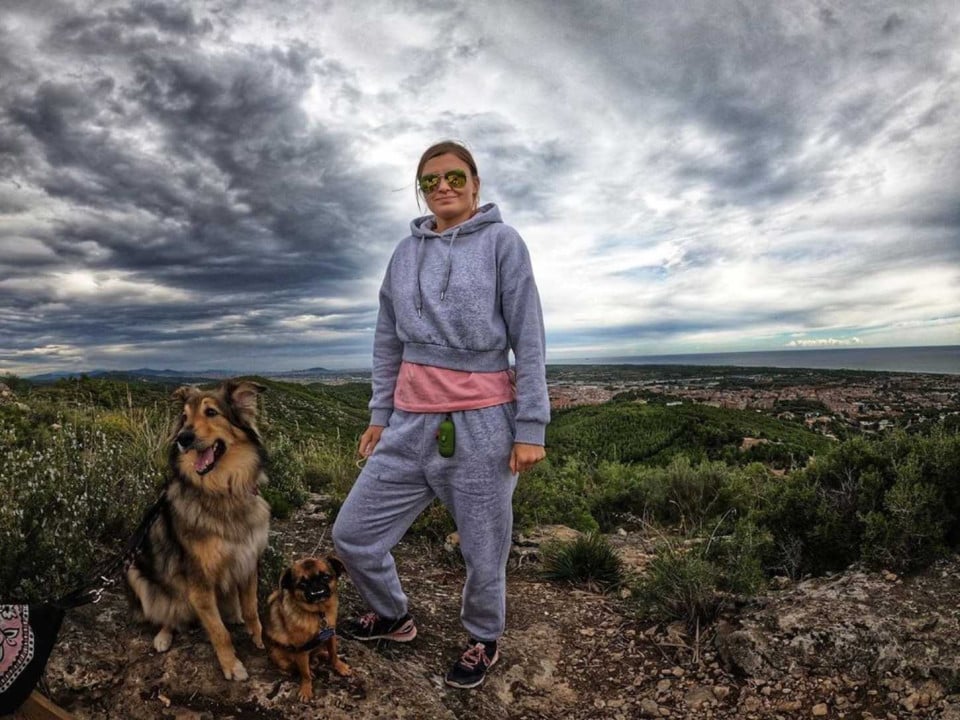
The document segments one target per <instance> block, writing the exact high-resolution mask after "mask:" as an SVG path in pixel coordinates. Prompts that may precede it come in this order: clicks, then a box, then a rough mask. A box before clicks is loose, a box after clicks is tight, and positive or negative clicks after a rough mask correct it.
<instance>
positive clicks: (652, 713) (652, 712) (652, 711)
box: [640, 698, 660, 717]
mask: <svg viewBox="0 0 960 720" xmlns="http://www.w3.org/2000/svg"><path fill="white" fill-rule="evenodd" d="M640 716H641V717H660V706H659V705H658V704H657V701H656V700H653V699H651V698H644V699H643V700H641V701H640Z"/></svg>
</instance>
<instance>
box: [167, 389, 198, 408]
mask: <svg viewBox="0 0 960 720" xmlns="http://www.w3.org/2000/svg"><path fill="white" fill-rule="evenodd" d="M198 392H199V390H198V389H197V387H196V386H194V385H181V386H180V387H178V388H177V389H176V390H174V391H173V394H172V395H170V399H171V400H172V401H173V402H175V403H180V404H186V402H187V400H189V399H190V398H192V397H193V396H194V395H196V394H197V393H198Z"/></svg>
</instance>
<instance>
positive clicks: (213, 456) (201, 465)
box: [193, 440, 227, 475]
mask: <svg viewBox="0 0 960 720" xmlns="http://www.w3.org/2000/svg"><path fill="white" fill-rule="evenodd" d="M226 451H227V446H226V443H224V442H223V440H215V441H214V442H213V444H212V445H211V446H210V447H208V448H207V449H206V450H203V451H200V450H197V460H196V462H195V463H194V464H193V469H194V470H196V472H197V475H206V474H207V473H208V472H210V471H211V470H213V468H214V467H215V466H216V464H217V460H219V459H220V458H221V457H222V456H223V454H224V453H225V452H226Z"/></svg>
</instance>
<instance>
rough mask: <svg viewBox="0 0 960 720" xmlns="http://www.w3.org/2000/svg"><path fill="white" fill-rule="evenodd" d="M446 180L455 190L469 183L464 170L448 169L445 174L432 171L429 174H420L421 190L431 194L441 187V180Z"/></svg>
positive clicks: (425, 193)
mask: <svg viewBox="0 0 960 720" xmlns="http://www.w3.org/2000/svg"><path fill="white" fill-rule="evenodd" d="M441 179H442V180H446V181H447V185H449V186H450V187H452V188H453V189H454V190H459V189H460V188H462V187H463V186H464V185H466V184H467V174H466V173H465V172H464V171H463V170H447V171H446V172H445V173H443V175H437V174H436V173H430V174H429V175H421V176H420V181H419V182H420V191H421V192H422V193H423V194H424V195H429V194H430V193H432V192H433V191H434V190H436V189H437V188H438V187H440V180H441Z"/></svg>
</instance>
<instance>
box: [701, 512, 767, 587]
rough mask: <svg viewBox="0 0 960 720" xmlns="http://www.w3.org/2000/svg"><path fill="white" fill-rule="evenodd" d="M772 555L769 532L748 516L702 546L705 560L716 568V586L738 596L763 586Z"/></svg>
mask: <svg viewBox="0 0 960 720" xmlns="http://www.w3.org/2000/svg"><path fill="white" fill-rule="evenodd" d="M772 556H773V536H772V534H771V533H770V532H769V531H768V530H766V529H764V528H761V527H759V526H758V525H756V524H755V523H754V522H753V521H752V520H750V519H748V518H741V519H739V520H737V522H736V523H735V525H734V528H733V532H732V533H731V534H730V535H725V536H717V537H714V538H712V539H711V540H710V541H709V542H708V544H707V546H706V549H705V557H706V559H707V560H709V561H710V562H712V563H714V565H715V566H716V567H717V570H718V573H719V577H720V579H719V585H720V586H721V587H722V588H723V589H724V590H727V591H729V592H732V593H737V594H740V595H754V594H756V593H758V592H760V591H761V590H762V589H763V588H764V586H765V585H766V578H767V572H766V570H767V567H768V566H769V562H770V559H771V558H772Z"/></svg>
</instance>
